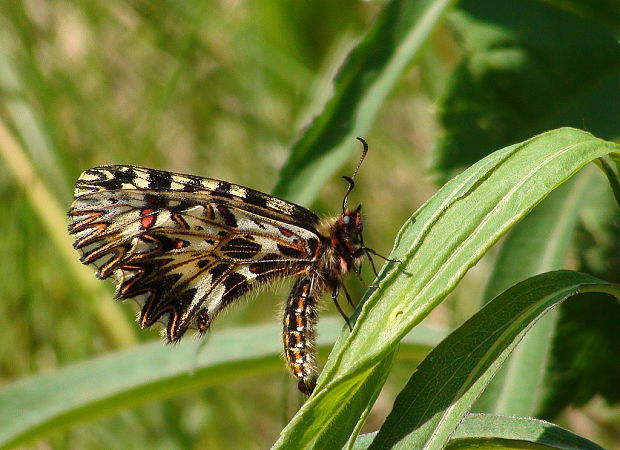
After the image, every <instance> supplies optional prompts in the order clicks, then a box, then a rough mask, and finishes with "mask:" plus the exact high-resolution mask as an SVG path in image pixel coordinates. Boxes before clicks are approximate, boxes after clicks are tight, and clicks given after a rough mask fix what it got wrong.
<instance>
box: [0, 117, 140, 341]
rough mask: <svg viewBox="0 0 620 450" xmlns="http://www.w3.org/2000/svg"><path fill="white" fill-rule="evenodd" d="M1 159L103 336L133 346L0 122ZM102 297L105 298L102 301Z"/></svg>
mask: <svg viewBox="0 0 620 450" xmlns="http://www.w3.org/2000/svg"><path fill="white" fill-rule="evenodd" d="M0 156H2V157H3V158H4V160H5V161H6V162H7V166H8V167H9V169H10V171H11V173H12V175H13V177H14V178H15V180H16V181H17V183H18V184H19V185H20V186H21V188H22V190H23V192H24V193H25V194H26V196H27V197H28V199H29V202H30V204H31V206H32V209H33V210H34V211H35V212H36V214H37V215H38V216H39V219H40V222H41V226H42V227H43V229H45V230H46V232H47V234H48V235H49V237H50V238H51V239H52V241H53V242H54V243H55V244H56V248H57V249H58V254H59V255H61V256H62V258H63V259H64V260H65V262H66V266H67V267H68V268H69V269H70V270H71V271H72V272H73V275H74V277H75V279H76V280H77V282H78V283H79V284H80V286H82V288H83V290H84V292H85V293H87V295H88V296H89V297H91V299H92V305H93V308H94V310H95V311H96V313H97V316H98V317H99V320H100V322H101V325H102V327H103V330H104V332H105V333H106V335H107V336H108V337H109V339H110V340H111V341H112V342H113V343H114V344H115V345H116V346H117V347H126V346H128V345H131V344H133V343H135V341H136V338H135V336H134V334H133V332H132V329H131V327H130V323H128V322H127V320H125V316H124V314H123V312H122V311H121V309H120V305H118V304H117V303H115V302H113V301H110V298H109V297H110V294H109V291H107V290H106V289H105V286H103V285H102V284H101V283H99V282H98V281H97V279H96V278H95V277H94V276H93V274H92V270H90V269H89V268H87V267H85V266H83V265H82V264H80V262H79V258H78V256H77V254H76V252H75V251H74V250H73V245H72V243H71V238H70V236H69V233H67V232H66V229H67V225H66V224H67V219H66V216H65V213H64V210H63V208H61V207H60V205H59V204H58V202H57V201H56V199H55V198H54V196H53V195H52V194H51V193H50V191H49V189H48V188H47V185H46V184H45V183H44V182H43V181H42V180H41V179H40V178H39V177H38V175H37V174H36V172H35V170H34V168H33V167H32V165H31V164H30V160H29V159H28V158H27V157H26V155H25V153H24V151H23V149H22V147H21V146H20V145H19V144H18V142H17V141H16V140H15V139H14V138H13V135H12V134H11V133H10V131H9V130H8V129H7V127H6V126H5V124H4V123H3V122H2V121H1V120H0ZM102 297H108V298H106V299H102Z"/></svg>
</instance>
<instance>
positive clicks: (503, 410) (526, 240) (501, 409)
mask: <svg viewBox="0 0 620 450" xmlns="http://www.w3.org/2000/svg"><path fill="white" fill-rule="evenodd" d="M595 176H599V173H596V172H595V171H594V170H593V168H588V170H584V171H582V172H581V173H580V174H579V175H577V176H576V177H574V178H573V179H572V180H569V181H568V182H566V183H564V184H563V185H562V186H560V187H559V188H558V189H556V190H555V191H554V192H553V193H552V194H551V195H549V197H547V198H546V199H545V200H544V201H543V202H542V203H541V204H540V205H538V206H537V207H536V208H534V210H533V211H532V212H531V213H530V214H529V215H528V216H527V217H526V218H525V219H523V221H521V223H519V224H518V225H517V226H516V227H515V228H513V229H512V230H511V232H510V233H509V234H508V237H507V238H506V240H505V241H504V243H503V244H502V247H501V250H500V253H499V255H498V256H497V260H496V261H495V265H494V269H493V273H492V275H491V278H490V280H489V283H488V285H487V291H486V293H485V298H486V299H488V300H490V299H491V298H493V297H494V296H496V295H497V294H499V293H500V292H502V291H503V290H505V289H507V288H508V287H510V286H512V285H513V284H515V283H517V282H518V281H520V280H523V279H525V278H528V277H531V276H533V275H536V274H538V273H542V272H547V271H550V270H555V269H560V268H562V267H564V263H565V259H566V254H567V251H568V248H569V246H570V243H571V238H572V235H573V232H574V230H575V227H576V225H577V220H578V217H579V216H578V213H579V210H580V208H581V206H582V204H583V200H584V196H585V193H586V192H587V190H588V189H589V187H590V184H591V180H592V178H594V177H595ZM556 321H557V311H552V312H550V313H549V314H547V315H546V316H545V317H543V318H541V319H540V320H539V321H538V323H537V324H536V325H534V327H533V328H532V330H530V332H529V333H528V334H527V336H525V338H524V339H523V341H522V342H521V343H520V344H519V345H518V346H517V348H516V349H515V351H514V352H513V353H512V354H511V355H510V357H509V358H508V360H507V361H506V363H505V364H504V365H503V366H502V368H501V369H500V371H499V372H498V374H497V375H496V376H495V378H494V379H493V381H492V382H491V384H490V385H489V386H488V387H487V389H485V391H484V393H483V394H482V397H481V398H480V400H479V401H478V403H477V404H476V407H475V410H476V411H481V412H489V413H494V414H502V415H512V416H534V415H535V414H536V412H537V411H538V408H539V407H540V404H541V402H542V398H541V397H542V396H543V395H544V391H543V389H542V386H543V384H544V382H545V376H544V374H545V371H546V369H547V366H548V364H549V361H548V360H549V358H550V354H551V350H550V349H551V343H552V339H553V336H554V332H555V325H556Z"/></svg>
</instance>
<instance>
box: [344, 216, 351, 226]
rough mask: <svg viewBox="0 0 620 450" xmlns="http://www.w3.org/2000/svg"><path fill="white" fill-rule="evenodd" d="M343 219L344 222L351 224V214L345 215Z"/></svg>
mask: <svg viewBox="0 0 620 450" xmlns="http://www.w3.org/2000/svg"><path fill="white" fill-rule="evenodd" d="M342 221H343V222H344V224H345V225H351V216H344V217H343V218H342Z"/></svg>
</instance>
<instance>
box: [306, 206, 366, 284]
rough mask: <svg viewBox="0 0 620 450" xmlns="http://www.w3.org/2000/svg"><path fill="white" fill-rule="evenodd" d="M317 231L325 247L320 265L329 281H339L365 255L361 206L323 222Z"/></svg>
mask: <svg viewBox="0 0 620 450" xmlns="http://www.w3.org/2000/svg"><path fill="white" fill-rule="evenodd" d="M317 231H318V232H319V234H320V235H321V238H322V241H323V242H322V244H323V248H324V250H323V255H322V258H321V259H322V261H321V264H319V266H318V267H320V270H322V271H323V274H322V275H323V277H325V278H326V279H327V280H328V281H331V282H332V283H333V282H339V281H340V280H341V279H342V278H343V277H344V276H345V275H346V274H347V273H349V272H350V271H351V269H352V268H353V267H354V266H355V265H356V264H358V263H359V262H360V260H361V259H362V257H363V255H364V251H363V246H362V231H363V225H362V213H361V206H358V207H357V208H356V209H354V210H348V211H345V212H344V213H343V214H342V215H341V216H339V217H338V219H336V220H333V219H332V220H328V221H325V222H323V223H322V224H321V225H320V226H319V227H318V228H317Z"/></svg>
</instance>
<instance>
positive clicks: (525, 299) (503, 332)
mask: <svg viewBox="0 0 620 450" xmlns="http://www.w3.org/2000/svg"><path fill="white" fill-rule="evenodd" d="M582 292H601V293H606V294H611V295H614V296H615V297H617V298H619V297H620V285H615V284H613V283H608V282H605V281H602V280H599V279H597V278H594V277H592V276H590V275H587V274H582V273H578V272H570V271H556V272H548V273H545V274H541V275H537V276H535V277H532V278H529V279H527V280H525V281H523V282H521V283H518V284H516V285H515V286H513V287H511V288H510V289H508V290H507V291H505V292H503V293H502V294H500V295H499V296H497V297H496V298H494V299H493V300H492V301H491V302H489V303H488V304H487V305H486V306H484V308H482V309H481V310H480V311H479V312H478V313H476V314H475V315H474V316H473V317H472V318H471V319H469V320H468V321H467V322H465V323H464V324H463V325H462V326H461V327H459V328H458V329H457V330H455V331H454V332H453V333H451V334H450V335H449V336H448V337H447V338H446V339H445V340H444V341H443V342H442V343H441V344H439V345H438V346H437V347H436V348H435V349H434V350H433V351H432V352H431V353H430V354H429V355H428V356H427V358H426V359H425V360H424V361H422V363H421V364H420V365H419V366H418V368H417V370H416V371H415V372H414V374H413V375H412V377H411V379H410V380H409V382H408V383H407V386H406V387H405V388H404V389H403V390H402V392H401V393H400V394H399V396H398V397H397V399H396V401H395V402H394V408H393V409H392V413H391V414H390V415H389V416H388V418H387V419H386V421H385V423H384V425H383V427H381V430H380V431H379V434H378V435H377V437H376V438H375V440H374V441H373V443H372V445H371V446H370V448H403V449H405V448H429V449H430V448H438V449H439V448H444V446H445V444H446V443H447V442H448V440H449V438H450V436H451V435H452V433H453V432H454V430H455V429H456V427H457V426H458V424H459V423H460V422H461V420H462V419H463V417H464V416H465V415H466V414H467V413H468V412H469V410H470V408H471V406H472V404H473V402H474V401H475V400H476V398H477V397H478V396H479V395H480V393H481V392H482V391H483V389H484V388H485V387H486V385H487V383H488V382H489V381H490V380H491V378H492V377H493V376H494V375H495V373H496V371H497V370H498V369H499V367H500V366H501V364H502V363H503V362H504V360H505V358H506V357H507V356H508V355H509V354H510V352H511V351H512V350H513V349H514V347H515V346H516V345H517V344H518V343H519V341H520V340H521V338H522V337H523V336H524V335H525V333H527V332H528V331H529V329H530V328H531V326H532V325H533V324H534V323H535V322H536V321H537V320H538V319H539V318H540V317H541V316H542V315H544V314H545V313H546V312H547V311H549V310H550V309H551V308H553V307H554V306H556V305H557V304H558V303H559V302H561V301H563V300H565V299H567V298H569V297H570V296H573V295H575V294H579V293H582Z"/></svg>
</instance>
